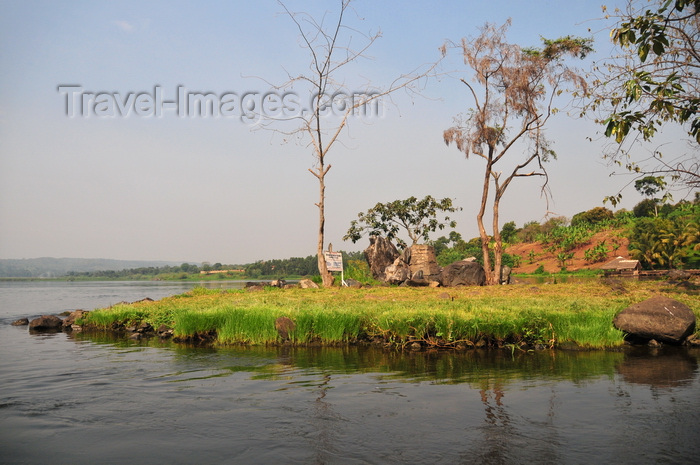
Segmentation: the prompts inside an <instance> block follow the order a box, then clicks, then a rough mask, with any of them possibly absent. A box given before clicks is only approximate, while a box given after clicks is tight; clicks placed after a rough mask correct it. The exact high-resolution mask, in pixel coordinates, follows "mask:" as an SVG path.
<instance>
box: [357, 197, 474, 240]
mask: <svg viewBox="0 0 700 465" xmlns="http://www.w3.org/2000/svg"><path fill="white" fill-rule="evenodd" d="M459 210H461V208H457V207H454V206H453V205H452V199H450V198H444V199H441V200H436V199H434V198H433V197H432V196H430V195H428V196H426V197H425V198H423V199H422V200H418V199H416V198H415V197H409V198H408V199H405V200H394V201H393V202H388V203H377V204H376V205H375V206H374V207H372V208H370V209H369V210H367V211H366V212H364V213H358V215H357V217H358V219H357V220H353V221H352V222H351V223H350V228H349V229H348V232H347V234H346V235H345V236H344V237H343V240H351V241H352V242H353V243H355V242H357V241H358V240H360V239H361V238H362V236H363V235H364V234H365V233H368V234H369V235H370V236H380V235H384V236H386V237H387V239H389V240H390V241H396V242H397V245H398V246H399V248H402V249H403V248H406V247H407V244H406V243H405V242H404V241H403V240H402V239H401V238H400V237H398V234H399V232H401V231H405V232H406V233H407V234H408V237H409V238H410V240H411V241H412V243H413V244H416V243H417V242H418V240H420V239H423V240H424V241H428V240H429V239H430V237H429V236H430V233H431V232H435V231H436V230H438V229H441V230H442V229H444V228H445V227H450V228H454V227H455V226H456V225H457V223H456V221H454V220H451V219H450V217H449V216H448V215H445V216H444V219H441V220H439V219H438V218H437V216H438V215H439V214H440V213H441V212H445V213H454V212H456V211H459Z"/></svg>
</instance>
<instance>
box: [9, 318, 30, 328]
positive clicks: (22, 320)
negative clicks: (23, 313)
mask: <svg viewBox="0 0 700 465" xmlns="http://www.w3.org/2000/svg"><path fill="white" fill-rule="evenodd" d="M28 324H29V318H20V319H19V320H16V321H13V322H12V326H27V325H28Z"/></svg>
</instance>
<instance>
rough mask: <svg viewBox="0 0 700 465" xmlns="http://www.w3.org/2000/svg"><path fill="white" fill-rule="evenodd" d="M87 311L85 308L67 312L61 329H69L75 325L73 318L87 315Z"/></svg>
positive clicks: (76, 318)
mask: <svg viewBox="0 0 700 465" xmlns="http://www.w3.org/2000/svg"><path fill="white" fill-rule="evenodd" d="M87 313H88V312H86V311H85V310H75V311H72V312H70V313H69V314H68V316H67V317H66V318H65V319H64V320H63V329H64V330H67V331H71V330H72V329H73V325H75V320H79V319H81V318H82V317H83V316H85V315H87Z"/></svg>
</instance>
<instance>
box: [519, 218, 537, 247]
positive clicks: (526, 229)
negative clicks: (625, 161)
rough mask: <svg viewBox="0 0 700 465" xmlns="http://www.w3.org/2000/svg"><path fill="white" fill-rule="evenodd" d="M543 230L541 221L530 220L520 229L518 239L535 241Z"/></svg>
mask: <svg viewBox="0 0 700 465" xmlns="http://www.w3.org/2000/svg"><path fill="white" fill-rule="evenodd" d="M541 232H542V226H541V225H540V223H539V221H534V220H533V221H528V222H527V223H525V224H524V225H523V227H522V228H521V229H520V231H518V239H519V240H520V241H521V242H535V241H536V240H537V236H539V235H540V233H541Z"/></svg>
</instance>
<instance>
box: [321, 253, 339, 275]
mask: <svg viewBox="0 0 700 465" xmlns="http://www.w3.org/2000/svg"><path fill="white" fill-rule="evenodd" d="M323 255H324V256H325V257H326V268H328V271H343V254H342V253H340V252H323Z"/></svg>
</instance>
